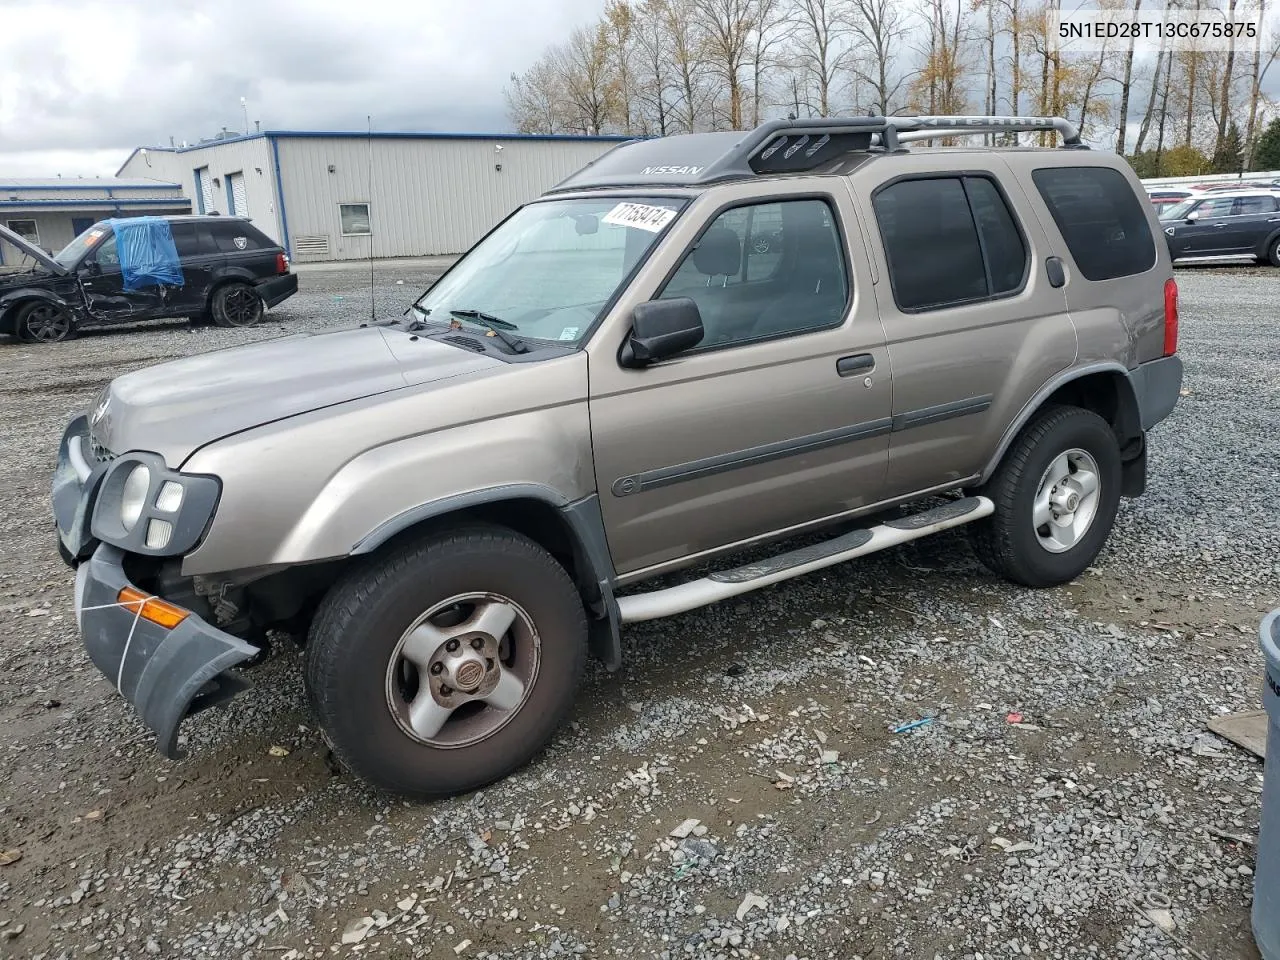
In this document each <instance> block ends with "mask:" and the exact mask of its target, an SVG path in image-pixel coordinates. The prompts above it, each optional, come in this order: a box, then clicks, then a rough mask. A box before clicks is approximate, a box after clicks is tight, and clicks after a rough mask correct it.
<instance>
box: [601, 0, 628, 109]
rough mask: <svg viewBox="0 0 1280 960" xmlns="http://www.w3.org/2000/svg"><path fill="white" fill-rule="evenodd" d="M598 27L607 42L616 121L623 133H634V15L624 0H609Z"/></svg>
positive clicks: (608, 65)
mask: <svg viewBox="0 0 1280 960" xmlns="http://www.w3.org/2000/svg"><path fill="white" fill-rule="evenodd" d="M601 29H602V34H603V39H604V42H605V44H606V45H607V46H608V63H607V68H608V70H609V71H610V73H611V82H612V87H613V90H612V93H613V100H614V106H615V109H616V111H617V121H618V124H619V125H620V126H621V127H622V130H623V132H624V133H634V132H635V131H634V128H633V122H632V116H631V112H632V108H633V106H634V103H635V101H634V97H635V70H634V68H633V61H634V60H635V30H636V16H635V12H634V11H633V10H632V9H631V6H630V4H628V3H627V2H626V0H610V2H609V5H608V6H607V7H605V9H604V16H603V18H602V19H601Z"/></svg>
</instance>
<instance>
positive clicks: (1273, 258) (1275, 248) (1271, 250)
mask: <svg viewBox="0 0 1280 960" xmlns="http://www.w3.org/2000/svg"><path fill="white" fill-rule="evenodd" d="M1263 260H1264V262H1266V263H1270V264H1271V265H1272V266H1273V267H1280V237H1272V238H1271V242H1270V243H1268V244H1267V255H1266V256H1265V257H1264V258H1263Z"/></svg>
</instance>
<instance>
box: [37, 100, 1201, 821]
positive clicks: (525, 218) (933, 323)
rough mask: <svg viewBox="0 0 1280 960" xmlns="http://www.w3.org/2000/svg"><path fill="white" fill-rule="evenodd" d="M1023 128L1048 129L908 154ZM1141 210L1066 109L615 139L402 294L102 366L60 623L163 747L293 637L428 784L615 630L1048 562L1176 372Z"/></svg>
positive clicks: (1161, 412)
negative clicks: (838, 585) (824, 589)
mask: <svg viewBox="0 0 1280 960" xmlns="http://www.w3.org/2000/svg"><path fill="white" fill-rule="evenodd" d="M1010 130H1054V131H1057V132H1058V133H1060V134H1061V135H1062V137H1063V139H1064V141H1065V148H1046V149H1007V150H993V149H977V148H972V149H961V148H941V149H924V150H917V151H912V150H909V149H908V147H907V144H908V143H910V142H912V141H921V140H929V139H936V138H939V137H943V136H946V137H952V138H959V137H962V136H964V135H966V134H970V133H980V132H988V131H1003V132H1008V131H1010ZM1158 230H1159V227H1158V224H1157V221H1156V214H1155V211H1154V210H1153V209H1152V208H1151V205H1150V204H1149V203H1147V202H1146V200H1145V199H1144V197H1143V192H1142V187H1141V185H1140V183H1139V182H1138V180H1137V178H1136V177H1135V176H1134V174H1133V172H1132V171H1131V170H1130V169H1129V168H1128V167H1127V166H1125V164H1124V162H1123V160H1121V159H1118V158H1117V157H1116V156H1114V155H1112V154H1110V153H1098V152H1094V151H1091V150H1088V149H1085V148H1083V147H1081V145H1080V142H1079V137H1078V135H1077V133H1076V131H1075V129H1074V128H1073V127H1072V126H1071V125H1070V124H1069V123H1067V122H1066V121H1063V120H1060V119H1054V118H1029V119H1028V118H990V117H981V118H973V117H927V118H923V117H891V118H884V117H867V118H857V119H848V120H841V119H829V120H812V121H798V122H785V121H780V122H774V123H769V124H766V125H764V126H762V127H760V128H758V129H756V130H754V131H751V132H747V133H708V134H695V135H687V136H675V137H668V138H665V139H655V140H645V141H636V142H631V143H627V144H623V145H621V146H619V147H618V148H616V149H615V150H613V151H611V152H610V153H608V154H606V155H605V156H603V157H602V158H600V159H599V160H597V161H596V162H595V163H593V164H591V165H590V166H588V167H586V168H585V169H583V170H582V171H580V172H578V173H577V174H576V175H574V176H572V177H570V178H569V179H568V180H567V181H565V182H563V183H561V184H560V185H558V186H557V187H556V188H555V189H553V190H551V191H549V192H548V193H547V194H545V195H544V196H542V197H541V198H539V199H538V200H536V201H535V202H533V203H530V204H527V205H526V206H524V207H522V208H520V209H519V210H517V211H515V212H514V213H513V214H511V216H510V217H508V218H507V219H506V220H504V221H503V222H502V223H501V224H500V225H498V226H497V227H496V228H494V230H493V231H492V232H490V233H489V234H488V235H487V236H486V237H484V238H483V239H482V240H481V241H480V242H479V243H477V244H476V245H475V246H474V247H473V248H472V249H471V250H470V252H468V253H467V254H466V255H465V256H464V257H462V258H461V259H460V260H459V261H458V262H457V263H456V264H455V265H454V266H453V267H452V268H451V269H450V270H449V271H448V272H447V273H446V274H445V275H444V276H443V277H442V278H441V279H440V280H439V281H438V282H437V283H436V284H435V285H434V286H433V287H432V288H431V289H430V290H429V291H428V292H427V293H425V294H424V295H423V296H422V297H421V298H420V299H419V300H418V301H417V302H416V304H415V305H414V306H413V307H412V308H411V309H410V310H408V311H406V315H405V317H404V318H402V319H400V320H396V321H393V322H383V323H375V324H369V325H361V326H360V327H359V328H356V329H350V330H343V331H339V332H333V333H326V334H323V335H314V336H292V337H284V338H281V339H276V340H271V341H267V342H261V343H255V344H251V345H246V346H242V347H238V348H233V349H229V350H223V351H220V352H216V353H212V354H207V355H204V356H199V357H192V358H188V359H183V360H177V361H173V362H169V363H164V364H160V365H158V366H154V367H151V368H149V369H145V370H140V371H137V372H134V373H129V374H126V375H124V376H121V377H119V378H117V379H116V380H115V381H114V382H113V383H112V384H111V385H110V386H109V387H108V388H107V390H106V391H105V392H104V393H103V395H102V397H101V398H100V401H99V402H98V404H97V405H96V407H95V408H94V409H93V410H92V411H90V412H88V413H87V414H86V415H82V416H80V417H77V418H76V419H75V420H73V421H72V423H71V424H70V425H69V426H68V428H67V431H66V434H65V436H64V438H63V441H62V446H61V450H60V454H59V462H58V468H57V473H56V476H55V478H54V485H53V505H54V513H55V516H56V520H57V526H58V531H59V537H60V540H61V550H62V552H63V555H64V557H65V558H66V559H67V560H68V562H69V563H71V564H72V565H73V566H76V568H77V573H76V601H75V602H76V610H77V615H78V618H79V623H80V629H81V632H82V634H83V639H84V643H85V646H86V648H87V649H88V652H89V656H90V657H91V658H92V659H93V661H94V663H96V664H97V665H98V667H99V668H100V669H101V670H102V671H103V672H104V673H105V674H106V675H107V677H109V678H110V680H111V681H112V682H113V683H114V684H115V685H116V687H117V688H118V689H119V690H120V692H121V693H122V694H123V695H124V696H125V697H126V699H128V700H129V701H130V702H131V703H132V704H133V705H134V707H135V708H136V709H137V710H138V712H139V713H140V714H141V716H142V718H143V719H144V720H145V721H146V723H147V724H148V725H149V726H150V727H151V728H152V729H153V730H154V731H155V733H156V734H157V737H158V740H159V746H160V748H161V750H162V751H163V752H164V753H165V754H166V755H169V756H177V755H180V752H179V750H178V728H179V724H180V723H181V721H182V720H183V718H184V717H186V716H187V715H189V714H190V713H192V712H193V711H195V710H199V709H201V708H204V707H207V706H210V705H212V704H215V703H219V702H221V701H224V700H226V699H227V698H229V697H231V696H233V695H235V694H236V693H237V692H239V691H240V690H241V689H243V688H244V687H245V686H246V683H245V681H244V679H243V673H242V671H241V670H239V669H233V668H238V667H241V666H244V665H246V661H249V662H253V661H256V660H258V659H260V658H261V657H262V656H263V655H264V652H265V645H266V634H267V631H269V630H283V631H288V632H291V633H293V634H294V635H295V636H298V637H299V638H304V639H305V645H306V649H305V671H306V687H307V690H308V694H309V698H310V701H311V705H312V708H313V709H314V711H315V713H316V715H317V717H318V719H319V722H320V724H321V727H322V729H323V730H324V732H325V735H326V737H327V739H328V741H329V743H330V744H331V745H332V747H333V750H334V752H335V753H336V754H337V756H338V757H339V758H340V759H341V760H342V761H343V762H344V763H345V764H347V765H348V766H349V767H350V768H351V769H352V770H354V771H355V772H357V773H358V774H359V775H361V776H362V777H364V778H366V779H368V780H370V781H372V782H374V783H376V784H379V785H381V786H382V787H385V788H388V789H391V790H394V791H398V792H402V793H405V794H410V795H420V796H421V795H430V794H438V793H448V792H454V791H460V790H466V789H470V788H473V787H477V786H479V785H482V784H484V783H487V782H489V781H492V780H494V779H496V778H498V777H501V776H503V775H505V774H507V773H509V772H510V771H512V770H514V769H516V768H517V767H519V766H521V765H522V764H524V763H525V762H526V761H528V760H529V759H530V758H531V757H532V756H534V755H535V754H536V753H537V752H538V751H539V750H540V749H541V747H542V746H543V745H544V744H545V743H546V741H547V740H548V738H549V737H550V736H551V735H552V733H553V731H554V730H555V729H556V727H557V725H558V724H559V722H560V721H561V718H562V717H563V716H564V715H565V713H566V711H567V710H568V709H569V707H570V705H571V703H572V700H573V696H574V690H575V687H576V685H577V683H578V679H579V676H580V674H581V672H582V669H583V665H584V660H585V658H586V656H587V653H588V651H590V652H592V653H594V654H595V655H596V656H598V657H600V658H601V659H603V660H604V662H605V663H606V664H607V666H608V667H610V668H616V667H617V666H618V663H619V658H620V647H619V631H620V629H621V627H622V625H623V624H626V623H629V622H633V621H637V620H647V619H652V618H655V617H665V616H669V615H672V614H676V613H680V612H682V611H686V610H690V609H693V608H695V607H699V606H702V605H704V604H709V603H714V602H716V601H718V600H723V599H725V598H728V597H732V596H735V595H737V594H741V593H745V592H747V591H750V590H756V589H759V588H760V587H765V586H768V585H770V584H774V583H778V582H780V581H782V580H786V579H788V578H791V577H797V576H801V575H803V574H805V573H808V572H810V571H813V570H817V569H820V568H822V567H826V566H830V565H831V564H835V563H839V562H842V561H845V560H850V559H853V558H855V557H859V556H862V555H864V554H868V553H871V552H874V551H877V550H883V549H885V548H886V547H891V546H894V545H896V544H900V543H904V542H906V541H909V540H913V539H916V538H919V537H924V536H928V535H929V534H931V533H934V532H937V531H940V530H945V529H948V528H950V527H956V526H960V525H968V529H969V530H970V531H971V532H972V537H973V543H974V546H975V548H976V550H977V552H978V555H979V556H980V557H981V558H982V559H983V561H984V562H985V563H986V564H987V565H988V566H989V567H990V568H991V569H992V570H994V571H996V572H997V573H999V574H1001V575H1003V576H1005V577H1008V578H1009V579H1012V580H1014V581H1016V582H1018V583H1022V584H1026V585H1028V586H1049V585H1053V584H1060V583H1063V582H1064V581H1068V580H1070V579H1072V578H1073V577H1075V576H1077V575H1078V574H1079V573H1080V572H1081V571H1083V570H1084V569H1085V568H1086V567H1087V566H1088V565H1089V563H1090V562H1091V561H1092V560H1093V558H1094V557H1095V555H1096V554H1097V553H1098V551H1099V550H1100V548H1101V547H1102V545H1103V542H1104V541H1105V539H1106V538H1107V535H1108V534H1109V532H1110V530H1111V526H1112V522H1113V520H1114V518H1115V515H1116V509H1117V505H1118V503H1119V500H1120V498H1121V497H1122V496H1129V497H1133V496H1138V495H1140V494H1141V493H1142V492H1143V489H1144V486H1145V482H1146V469H1147V463H1146V449H1147V448H1146V442H1145V437H1146V432H1147V431H1148V430H1149V429H1151V428H1152V427H1153V426H1154V425H1155V424H1156V423H1157V422H1159V421H1160V420H1162V419H1163V418H1164V417H1166V416H1167V415H1168V414H1169V412H1170V411H1171V410H1172V408H1173V406H1174V404H1175V402H1176V401H1177V398H1178V393H1179V386H1180V384H1181V378H1182V366H1181V362H1180V360H1179V359H1178V357H1177V356H1176V355H1175V350H1176V341H1177V289H1176V287H1175V285H1174V281H1173V279H1172V272H1171V269H1170V263H1169V253H1168V249H1167V247H1166V245H1165V244H1164V243H1163V242H1156V238H1157V237H1159V232H1158ZM855 518H862V519H861V520H860V521H858V522H856V523H853V524H850V522H849V521H850V520H854V519H855ZM830 528H834V530H835V532H832V533H831V534H830V535H829V536H828V538H827V539H826V540H824V541H821V542H818V543H817V544H816V545H815V544H813V543H812V542H811V541H812V540H813V539H814V537H813V536H812V534H814V533H820V532H821V531H824V530H828V529H830ZM851 528H852V529H851ZM799 534H808V535H810V536H808V537H807V538H806V539H807V541H810V542H806V543H805V545H804V546H800V547H796V546H795V537H796V536H797V535H799ZM789 539H790V540H791V541H792V542H791V543H790V544H788V543H787V541H788V540H789ZM766 543H777V544H779V545H778V546H777V547H775V548H774V554H775V555H773V556H771V557H770V558H768V559H765V560H759V559H755V560H753V561H752V562H749V563H744V562H743V561H742V560H741V559H740V558H739V559H736V560H735V557H734V554H735V553H740V552H741V551H743V550H744V548H748V547H750V548H753V554H752V555H753V556H759V555H760V554H761V553H762V552H767V551H762V550H761V547H762V545H763V544H766ZM788 547H790V548H789V549H788ZM708 561H713V562H712V563H711V564H710V565H709V566H710V568H712V569H715V570H716V572H714V573H711V574H709V575H707V576H701V577H696V578H690V579H686V581H685V582H681V583H677V584H676V585H674V586H663V587H661V588H660V589H646V586H645V582H646V581H650V580H652V579H653V578H654V577H657V576H658V575H669V574H671V573H673V572H674V571H678V570H680V569H681V568H684V567H688V566H690V565H692V564H694V563H700V564H703V565H704V566H707V565H708V564H707V562H708ZM668 582H669V580H668Z"/></svg>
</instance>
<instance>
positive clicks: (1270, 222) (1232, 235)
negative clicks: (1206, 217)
mask: <svg viewBox="0 0 1280 960" xmlns="http://www.w3.org/2000/svg"><path fill="white" fill-rule="evenodd" d="M1277 223H1280V214H1277V212H1276V198H1275V197H1273V196H1272V195H1271V194H1268V193H1259V194H1254V195H1253V196H1248V197H1236V198H1235V206H1234V207H1232V210H1231V217H1230V218H1229V223H1228V225H1227V227H1226V236H1225V238H1224V241H1223V242H1224V250H1223V252H1224V253H1238V254H1250V253H1255V252H1257V250H1258V247H1259V246H1260V245H1261V244H1262V242H1263V241H1264V240H1266V239H1267V236H1268V235H1269V234H1270V233H1271V231H1272V230H1273V229H1275V226H1276V224H1277Z"/></svg>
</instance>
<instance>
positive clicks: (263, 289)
mask: <svg viewBox="0 0 1280 960" xmlns="http://www.w3.org/2000/svg"><path fill="white" fill-rule="evenodd" d="M254 289H255V290H257V291H258V296H260V297H261V298H262V302H263V303H265V304H266V305H267V307H268V308H271V307H274V306H275V305H276V304H278V303H283V302H284V301H285V300H288V299H289V298H290V297H292V296H293V295H294V294H295V293H297V292H298V275H297V274H296V273H282V274H280V276H278V277H272V278H271V279H270V280H259V281H258V282H257V283H255V284H254Z"/></svg>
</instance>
